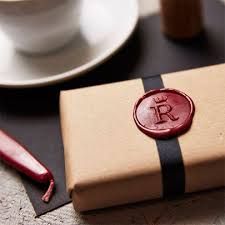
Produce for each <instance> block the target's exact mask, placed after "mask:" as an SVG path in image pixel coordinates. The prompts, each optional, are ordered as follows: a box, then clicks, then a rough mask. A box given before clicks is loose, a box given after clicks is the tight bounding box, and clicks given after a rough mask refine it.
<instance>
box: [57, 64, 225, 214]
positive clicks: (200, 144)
mask: <svg viewBox="0 0 225 225" xmlns="http://www.w3.org/2000/svg"><path fill="white" fill-rule="evenodd" d="M161 77H162V81H163V83H164V86H165V87H166V88H175V89H178V90H180V91H183V92H185V93H186V94H187V95H189V96H190V97H191V98H192V99H193V101H194V103H195V106H196V112H195V116H194V120H193V124H192V127H191V129H190V130H189V131H188V132H187V133H185V134H184V135H182V136H180V137H178V141H179V144H180V148H181V152H182V157H183V163H184V166H185V192H187V193H188V192H194V191H199V190H204V189H209V188H214V187H221V186H225V177H224V169H225V167H224V166H225V128H224V124H225V64H222V65H217V66H211V67H205V68H201V69H195V70H189V71H184V72H178V73H175V74H164V75H161ZM144 92H145V91H144V87H143V83H142V80H141V79H136V80H131V81H124V82H118V83H113V84H106V85H100V86H96V87H89V88H82V89H77V90H70V91H63V92H61V96H60V110H61V127H62V136H63V142H64V152H65V153H64V154H65V167H66V168H65V169H66V182H67V189H68V192H69V193H70V194H71V197H72V200H73V204H74V207H75V209H76V210H78V211H86V210H92V209H96V208H104V207H109V206H114V205H120V204H125V203H130V202H137V201H142V200H147V199H153V198H159V197H162V195H163V193H162V192H163V191H162V185H163V184H162V175H161V165H160V160H159V155H158V151H157V145H156V142H155V140H154V139H152V138H150V137H147V136H146V135H144V134H143V133H142V132H140V131H139V130H138V129H137V127H136V125H135V123H134V120H133V115H132V113H133V107H134V103H135V102H136V100H137V99H138V98H139V97H141V96H142V95H143V94H144Z"/></svg>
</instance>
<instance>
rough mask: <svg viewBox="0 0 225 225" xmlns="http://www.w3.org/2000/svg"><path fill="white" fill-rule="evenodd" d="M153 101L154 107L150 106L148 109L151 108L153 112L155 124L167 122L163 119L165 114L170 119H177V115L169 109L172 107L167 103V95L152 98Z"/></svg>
mask: <svg viewBox="0 0 225 225" xmlns="http://www.w3.org/2000/svg"><path fill="white" fill-rule="evenodd" d="M154 101H155V103H156V105H155V106H154V107H150V109H153V110H154V112H155V116H156V124H160V123H165V122H167V121H168V120H165V116H167V117H168V119H170V120H171V121H176V120H178V119H179V117H175V116H174V115H172V113H171V111H172V109H173V107H172V106H171V105H169V104H168V103H167V96H165V95H164V96H162V97H161V98H159V97H157V98H154ZM163 116H164V117H163Z"/></svg>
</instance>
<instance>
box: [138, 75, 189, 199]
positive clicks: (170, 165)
mask: <svg viewBox="0 0 225 225" xmlns="http://www.w3.org/2000/svg"><path fill="white" fill-rule="evenodd" d="M142 81H143V85H144V89H145V92H148V91H150V90H152V89H160V88H164V84H163V81H162V79H161V76H154V77H147V78H143V79H142ZM156 145H157V148H158V153H159V158H160V163H161V169H162V182H163V196H164V197H174V196H177V195H181V194H184V192H185V170H184V164H183V158H182V154H181V149H180V145H179V142H178V139H177V138H172V139H168V140H156Z"/></svg>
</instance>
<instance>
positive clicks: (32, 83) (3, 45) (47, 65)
mask: <svg viewBox="0 0 225 225" xmlns="http://www.w3.org/2000/svg"><path fill="white" fill-rule="evenodd" d="M137 20H138V3H137V0H84V3H83V8H82V12H81V22H80V23H81V24H80V33H79V34H78V35H77V36H76V37H75V39H74V41H73V43H70V44H69V45H68V46H66V47H64V48H63V49H61V50H59V51H58V52H55V53H52V54H50V55H46V56H28V55H23V54H21V53H18V52H16V51H15V50H14V48H13V47H12V45H11V43H10V42H9V41H8V40H7V38H6V37H5V36H4V34H3V33H2V32H1V30H0V86H1V87H10V88H13V87H15V88H24V87H39V86H45V85H49V84H54V83H57V82H61V81H65V80H67V79H70V78H72V77H75V76H78V75H80V74H83V73H84V72H87V71H89V70H90V69H92V68H93V67H95V66H96V65H99V64H100V63H102V62H104V61H105V60H106V59H108V58H109V57H110V56H112V55H113V53H115V52H116V51H117V50H118V49H119V48H120V47H121V46H122V45H123V44H124V43H125V42H126V40H127V39H128V38H129V36H130V35H131V34H132V32H133V30H134V28H135V26H136V23H137Z"/></svg>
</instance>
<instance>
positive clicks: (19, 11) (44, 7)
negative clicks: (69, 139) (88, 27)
mask: <svg viewBox="0 0 225 225" xmlns="http://www.w3.org/2000/svg"><path fill="white" fill-rule="evenodd" d="M81 1H82V0H0V29H1V30H2V31H3V32H4V33H5V34H6V35H7V36H8V38H9V39H10V40H11V41H12V43H13V45H14V46H15V48H16V49H18V50H20V51H23V52H26V53H31V54H36V53H37V54H43V53H47V52H50V51H53V50H56V49H58V48H61V47H62V46H64V45H65V44H66V43H68V42H69V41H71V40H72V39H73V38H74V36H75V34H76V32H77V30H78V27H79V17H80V12H81Z"/></svg>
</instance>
